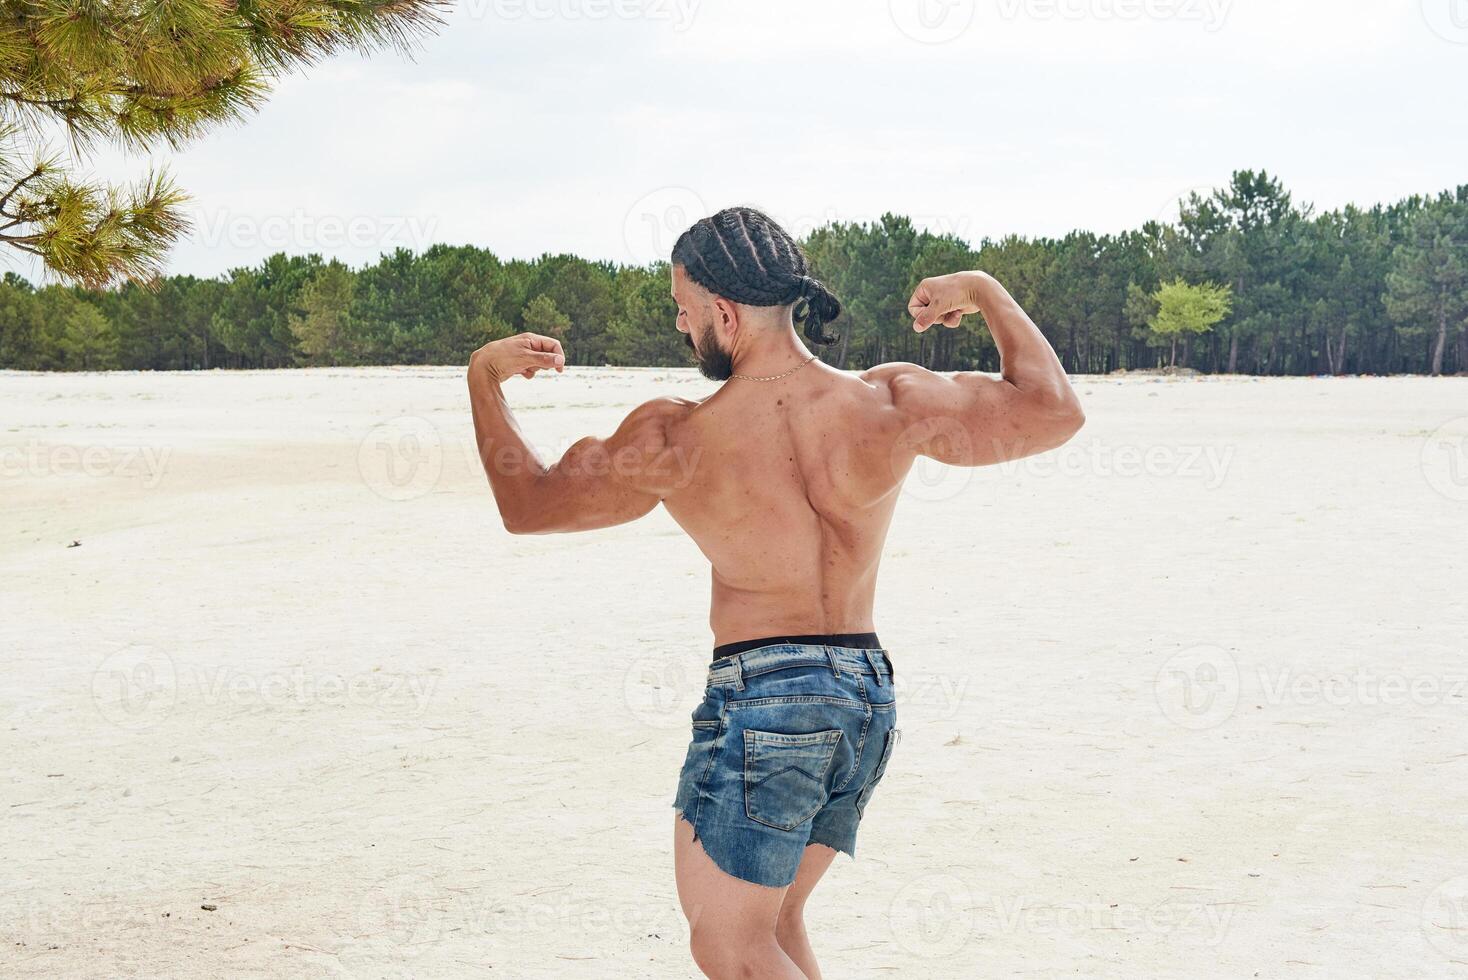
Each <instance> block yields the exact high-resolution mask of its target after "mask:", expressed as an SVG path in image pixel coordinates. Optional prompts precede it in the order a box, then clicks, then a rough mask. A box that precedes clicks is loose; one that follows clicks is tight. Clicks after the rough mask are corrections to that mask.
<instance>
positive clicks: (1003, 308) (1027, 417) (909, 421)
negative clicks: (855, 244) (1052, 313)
mask: <svg viewBox="0 0 1468 980" xmlns="http://www.w3.org/2000/svg"><path fill="white" fill-rule="evenodd" d="M908 312H909V313H911V314H912V317H913V329H915V330H917V331H919V332H922V331H924V330H927V329H928V328H929V327H932V326H933V325H935V324H939V323H941V324H942V325H944V326H946V327H957V326H958V325H959V323H960V321H961V320H962V318H963V317H964V316H965V315H967V314H971V313H982V314H983V316H984V320H985V322H986V323H987V324H988V325H989V332H990V333H991V334H992V335H993V337H994V344H995V346H997V347H998V348H999V359H1000V377H999V378H998V379H995V378H992V377H990V376H989V375H987V374H982V373H978V372H960V373H958V374H954V375H939V374H934V373H933V372H932V371H929V370H927V369H926V368H922V367H919V366H917V365H915V364H881V365H878V366H877V367H874V368H872V369H871V370H870V371H867V372H866V373H865V374H864V375H863V378H864V379H866V380H867V381H869V382H871V383H873V384H885V385H886V386H887V388H888V390H889V391H890V392H891V396H892V405H893V407H894V408H896V409H897V411H898V412H899V413H900V414H901V415H902V417H903V422H904V427H903V436H902V442H903V445H902V446H901V447H899V448H900V449H905V450H906V451H908V452H911V453H912V454H913V455H921V456H929V457H932V458H933V459H936V460H939V461H940V462H944V463H951V464H953V465H955V466H984V465H987V464H990V463H1000V462H1004V461H1005V460H1011V459H1019V458H1021V457H1024V456H1032V455H1034V454H1036V453H1042V452H1045V451H1046V450H1049V449H1054V448H1055V447H1057V446H1060V445H1062V444H1064V443H1065V442H1066V441H1067V440H1069V439H1070V437H1071V436H1073V435H1075V434H1076V432H1077V431H1078V430H1079V429H1080V427H1081V425H1082V424H1083V423H1084V422H1085V413H1084V412H1083V411H1082V409H1081V403H1080V400H1079V399H1078V398H1077V397H1076V394H1075V391H1074V390H1073V389H1072V388H1071V385H1070V379H1069V378H1067V377H1066V374H1065V369H1064V368H1063V367H1061V365H1060V359H1059V358H1057V357H1056V356H1055V351H1054V350H1053V349H1052V348H1051V347H1050V343H1049V341H1047V340H1046V339H1045V336H1044V334H1042V333H1040V328H1039V327H1037V326H1035V323H1034V321H1033V320H1031V319H1030V318H1029V316H1028V315H1027V314H1026V313H1025V311H1024V310H1023V309H1021V308H1020V305H1019V304H1018V303H1017V302H1015V300H1014V297H1012V296H1010V295H1009V292H1008V290H1006V289H1005V288H1004V287H1003V286H1001V285H1000V284H999V282H998V281H997V280H995V279H994V277H993V276H990V275H988V274H987V273H983V272H955V273H952V274H951V275H946V276H937V277H934V278H932V279H924V280H923V281H922V282H921V283H919V284H918V287H917V289H916V290H915V291H914V292H913V295H912V300H911V302H910V303H909V304H908Z"/></svg>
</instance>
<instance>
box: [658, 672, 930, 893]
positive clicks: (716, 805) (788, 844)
mask: <svg viewBox="0 0 1468 980" xmlns="http://www.w3.org/2000/svg"><path fill="white" fill-rule="evenodd" d="M896 723H897V705H896V703H895V701H894V698H893V690H892V665H891V661H890V660H889V659H888V657H887V653H886V651H885V650H881V649H872V650H863V649H855V648H852V647H833V646H814V645H807V644H793V643H784V644H776V645H773V646H765V647H758V648H756V649H753V650H746V651H744V652H742V653H739V654H736V655H734V656H732V657H727V658H725V659H722V660H715V661H714V663H713V665H712V666H711V667H710V669H709V678H708V690H707V691H706V692H705V693H704V698H703V703H702V704H700V705H699V706H698V707H697V708H696V709H695V710H694V712H693V740H692V742H690V744H689V746H688V757H687V759H686V760H685V761H684V763H683V773H682V775H681V776H680V777H679V780H678V796H677V799H676V800H675V801H674V803H673V806H674V807H675V808H676V809H677V810H678V812H679V813H680V814H681V815H682V816H683V819H685V820H687V821H688V822H689V823H690V824H691V825H692V826H693V835H694V839H695V840H698V841H700V842H701V843H702V844H703V849H704V852H705V853H706V854H708V856H709V857H710V858H712V859H713V862H714V863H715V864H716V865H718V866H719V867H720V868H721V869H722V870H723V871H725V872H726V873H728V874H730V875H733V876H734V877H736V878H740V879H743V880H744V881H750V882H754V883H755V884H759V885H768V886H771V887H783V886H785V885H789V884H790V883H791V882H792V881H794V880H795V872H796V869H797V868H798V867H799V866H800V859H801V857H802V856H803V855H804V853H805V848H806V845H807V844H824V845H826V846H827V847H830V848H833V849H835V850H837V851H841V852H843V853H845V854H849V855H852V856H853V857H855V855H856V828H857V825H858V824H859V823H860V822H861V818H862V814H863V813H864V812H865V811H866V808H867V804H868V803H869V802H871V798H872V792H873V791H874V790H875V789H876V788H877V784H878V783H879V782H881V780H882V776H883V774H884V773H886V771H887V762H888V760H890V759H891V757H892V749H893V748H894V747H895V746H896V744H897V741H898V739H899V738H900V737H901V734H900V733H899V732H898V730H897V728H896Z"/></svg>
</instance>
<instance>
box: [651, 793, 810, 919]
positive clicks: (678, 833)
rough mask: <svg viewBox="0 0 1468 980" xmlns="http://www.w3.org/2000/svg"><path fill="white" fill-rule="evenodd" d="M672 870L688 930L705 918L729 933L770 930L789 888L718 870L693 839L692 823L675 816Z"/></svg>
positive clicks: (700, 845) (701, 846)
mask: <svg viewBox="0 0 1468 980" xmlns="http://www.w3.org/2000/svg"><path fill="white" fill-rule="evenodd" d="M673 870H674V874H675V875H676V877H677V882H678V902H679V904H681V905H682V906H683V915H684V917H685V918H687V919H688V925H689V928H690V929H696V928H698V926H699V923H700V922H701V921H702V920H703V919H704V917H705V916H708V917H712V918H713V919H715V920H716V921H717V922H718V924H719V925H720V927H722V928H727V929H729V930H730V931H731V932H736V933H741V934H746V935H747V934H749V933H751V932H754V931H758V930H770V931H773V930H774V928H775V922H776V920H777V919H778V917H779V914H780V904H781V903H782V902H783V901H784V899H785V893H786V892H787V891H788V890H789V886H786V887H784V888H770V887H767V886H765V885H756V884H754V883H753V882H748V881H743V880H741V879H739V878H736V877H734V876H733V875H731V874H728V873H726V872H725V871H723V870H722V869H720V868H719V866H718V865H717V864H715V863H714V862H713V859H712V858H710V857H709V856H708V855H707V854H706V853H704V849H703V845H702V844H700V843H699V842H698V841H696V840H694V839H693V826H692V824H690V823H689V822H688V821H687V820H685V819H683V817H682V816H681V815H677V814H675V815H674V817H673Z"/></svg>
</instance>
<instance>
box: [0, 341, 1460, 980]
mask: <svg viewBox="0 0 1468 980" xmlns="http://www.w3.org/2000/svg"><path fill="white" fill-rule="evenodd" d="M1079 388H1080V389H1081V391H1082V392H1083V393H1084V400H1085V404H1086V405H1087V408H1088V411H1089V414H1090V422H1089V425H1088V427H1087V428H1086V430H1085V431H1084V432H1083V433H1082V434H1081V436H1080V437H1079V438H1078V440H1077V442H1076V443H1074V444H1073V446H1072V447H1071V448H1070V449H1068V450H1065V451H1062V452H1061V453H1060V454H1058V455H1054V456H1051V457H1045V458H1042V459H1041V460H1038V461H1034V462H1031V463H1028V464H1022V465H1017V466H1014V467H1009V468H1003V469H1001V468H995V469H991V470H984V471H953V470H949V471H942V472H939V471H927V472H925V473H922V474H919V476H918V477H916V478H915V481H914V483H912V484H910V486H909V491H908V500H907V501H906V502H905V504H904V505H903V506H901V507H900V508H899V511H898V515H897V520H896V522H895V524H894V526H893V528H892V534H891V538H890V540H889V543H888V549H887V557H886V560H885V562H884V565H883V575H882V585H881V590H880V593H879V601H878V627H879V629H880V631H881V634H882V636H883V638H884V640H885V641H886V642H887V644H888V645H889V646H890V648H891V649H892V651H893V656H894V659H895V661H896V664H897V668H898V671H899V674H900V675H901V683H902V685H903V687H902V702H903V703H902V709H901V727H902V728H903V729H904V733H905V738H904V740H903V743H902V747H901V749H900V750H899V753H898V755H897V756H896V757H895V759H894V762H893V765H892V768H891V771H890V773H889V775H888V777H887V781H886V783H885V784H884V786H883V788H882V790H881V791H880V792H879V793H878V795H877V797H876V799H875V801H874V803H873V804H872V807H871V809H870V810H869V812H868V820H867V823H866V826H865V827H864V828H863V833H862V837H861V842H860V847H859V851H860V855H861V856H860V858H859V860H857V861H856V862H851V861H848V860H846V859H844V858H843V859H841V860H840V861H839V862H838V864H837V865H836V866H835V868H834V869H833V871H832V872H831V874H830V875H829V877H828V879H827V881H826V883H825V884H824V885H823V886H822V890H821V891H820V892H818V893H817V898H816V900H815V903H814V905H813V907H812V910H811V922H812V929H813V932H814V934H815V937H816V939H815V942H816V946H817V949H818V952H819V953H820V954H821V956H822V959H823V962H824V963H825V965H826V969H827V975H828V977H830V978H832V980H836V978H845V977H963V978H968V977H998V976H1026V977H1059V976H1065V977H1117V978H1127V980H1131V978H1140V977H1147V978H1170V977H1177V978H1189V980H1192V978H1197V977H1220V978H1239V977H1254V976H1258V977H1263V978H1332V980H1334V978H1341V977H1401V978H1409V977H1410V978H1421V977H1448V976H1460V975H1461V976H1468V656H1465V644H1468V639H1465V637H1468V599H1465V596H1468V570H1465V565H1468V451H1465V450H1468V442H1454V441H1452V440H1454V439H1457V440H1464V439H1468V382H1465V381H1462V380H1451V379H1450V380H1441V381H1431V380H1425V379H1396V380H1369V379H1359V380H1358V379H1352V380H1318V381H1317V380H1271V381H1254V380H1250V379H1229V380H1196V381H1152V380H1147V379H1130V380H1126V381H1118V380H1112V379H1083V380H1081V381H1080V382H1079ZM707 389H708V386H707V384H706V383H705V382H703V381H702V380H701V379H699V378H697V377H696V376H695V375H693V374H692V373H691V372H688V371H591V370H577V371H574V372H572V373H570V374H568V375H566V376H564V377H561V378H556V379H542V380H537V381H536V382H533V383H518V382H517V383H516V384H515V385H514V388H513V391H512V393H511V397H512V400H513V402H514V404H516V405H517V406H520V407H522V408H523V409H524V411H523V413H522V416H521V417H522V420H523V422H524V424H525V425H526V427H527V428H528V430H529V432H530V433H531V435H532V438H534V439H535V440H537V441H538V442H539V443H541V444H542V445H544V446H547V447H549V448H551V449H553V450H558V449H560V448H562V447H564V445H566V444H567V443H568V442H569V441H570V440H571V439H573V438H575V437H576V436H579V435H582V434H585V433H588V432H600V433H605V432H609V431H610V430H611V428H612V427H613V425H614V424H615V422H616V420H617V419H618V418H620V416H621V415H622V414H624V413H625V412H626V411H627V410H628V409H630V408H631V407H632V406H633V405H634V404H636V403H637V402H639V401H641V400H643V399H645V398H648V397H650V396H652V395H653V394H655V393H658V392H676V393H681V394H689V395H692V394H697V393H701V392H703V391H705V390H707ZM400 416H410V417H412V418H413V419H414V420H415V421H410V422H406V423H399V424H396V425H389V426H387V427H385V428H378V429H374V427H375V426H378V425H380V424H381V423H386V422H388V421H389V420H392V419H395V418H398V417H400ZM1445 424H1447V425H1449V428H1448V429H1446V430H1442V431H1441V432H1440V435H1439V438H1438V439H1437V440H1436V441H1433V440H1432V438H1431V434H1432V433H1434V432H1435V431H1438V430H1439V427H1441V426H1443V425H1445ZM385 436H391V437H392V438H385ZM1445 437H1446V438H1445ZM83 450H85V452H84V453H83V452H82V451H83ZM1149 451H1150V452H1151V455H1150V457H1149V456H1146V455H1145V454H1146V453H1148V452H1149ZM1454 452H1458V453H1459V454H1460V455H1459V456H1458V457H1457V458H1455V457H1454V456H1453V453H1454ZM389 463H392V464H394V465H395V467H396V469H395V470H392V471H389V469H388V468H387V466H388V464H389ZM0 465H3V467H4V469H3V473H0V488H3V513H0V574H3V576H4V577H3V582H4V585H3V594H0V601H3V613H4V615H3V617H0V649H3V650H4V651H5V655H4V669H3V671H0V760H3V761H0V776H3V793H0V976H3V977H6V978H9V977H47V978H51V977H92V976H149V977H154V976H158V977H190V978H193V977H222V976H232V977H240V976H244V977H291V978H310V977H408V976H413V977H468V976H490V977H511V978H518V977H554V978H561V977H588V978H607V977H687V976H692V975H693V972H692V967H691V963H690V960H689V958H688V956H687V953H686V945H685V944H686V932H685V929H684V926H683V924H682V921H681V918H680V916H679V914H678V912H677V905H676V901H675V897H674V889H673V879H672V870H671V832H672V822H673V811H672V809H671V806H670V803H671V800H672V796H673V791H674V784H675V779H676V776H677V770H678V766H679V763H680V762H681V760H682V755H683V750H684V746H685V744H686V738H687V729H686V719H687V713H688V711H689V710H690V709H691V708H692V706H693V704H694V703H695V701H696V700H697V697H698V694H699V690H700V687H701V683H702V668H703V665H704V663H705V660H706V658H707V655H708V648H709V639H710V638H709V635H708V632H707V628H706V624H705V616H706V603H707V593H708V586H707V578H706V576H707V571H706V568H705V566H704V564H703V562H702V559H701V557H700V555H699V554H698V552H697V550H696V549H695V548H694V547H693V545H692V544H691V543H690V542H688V541H687V540H685V539H684V538H683V537H681V536H680V534H679V532H678V530H677V528H676V527H675V526H674V525H673V523H672V522H671V521H670V520H669V519H668V518H667V517H666V515H664V514H662V513H657V514H654V515H653V516H651V517H649V518H648V519H646V520H643V521H642V522H640V523H637V524H633V525H630V526H627V527H622V528H617V529H613V530H609V531H603V532H599V533H595V534H589V535H583V536H577V537H553V538H511V537H509V536H507V535H506V534H505V533H504V531H503V530H502V529H501V527H500V525H499V522H498V519H497V516H496V514H495V511H494V508H493V504H492V501H491V498H490V496H489V493H488V490H487V488H486V486H485V483H484V478H483V476H482V475H481V474H480V473H479V472H477V470H476V461H475V459H474V455H473V443H472V437H471V432H470V423H469V418H468V411H467V406H466V402H465V397H464V390H463V382H462V371H460V370H459V369H456V368H442V369H393V370H323V371H304V372H299V371H298V372H273V373H203V374H180V375H146V374H143V375H140V374H115V375H65V376H57V375H26V374H15V373H0ZM1454 465H1456V466H1457V467H1458V468H1457V469H1456V470H1455V469H1453V468H1452V467H1453V466H1454ZM1139 470H1140V471H1139ZM1455 481H1456V482H1455ZM394 498H399V499H394ZM73 540H79V541H80V542H81V546H80V547H77V548H70V549H68V548H67V547H66V546H67V545H68V544H69V543H70V542H71V541H73ZM204 904H211V905H217V906H218V908H217V911H212V912H210V911H204V910H202V909H201V907H200V906H201V905H204Z"/></svg>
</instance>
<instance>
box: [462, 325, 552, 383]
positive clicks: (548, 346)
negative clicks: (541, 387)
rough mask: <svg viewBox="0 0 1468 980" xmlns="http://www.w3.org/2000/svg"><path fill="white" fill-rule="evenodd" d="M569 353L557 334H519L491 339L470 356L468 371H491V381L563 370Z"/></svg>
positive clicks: (531, 376)
mask: <svg viewBox="0 0 1468 980" xmlns="http://www.w3.org/2000/svg"><path fill="white" fill-rule="evenodd" d="M565 369H566V353H565V351H563V350H561V342H560V341H559V340H557V339H555V338H554V337H542V336H541V335H540V334H538V333H517V334H515V336H513V337H506V338H505V339H503V340H492V341H490V342H489V343H487V344H485V345H484V346H483V347H481V348H479V349H478V350H477V351H475V352H474V354H473V356H471V357H470V358H469V370H470V372H471V373H472V372H474V371H476V370H484V371H487V372H489V377H490V380H492V381H496V382H499V381H503V380H504V379H506V378H508V377H511V376H512V375H516V374H518V375H521V376H522V377H526V378H533V377H535V372H536V371H557V372H560V371H564V370H565Z"/></svg>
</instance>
